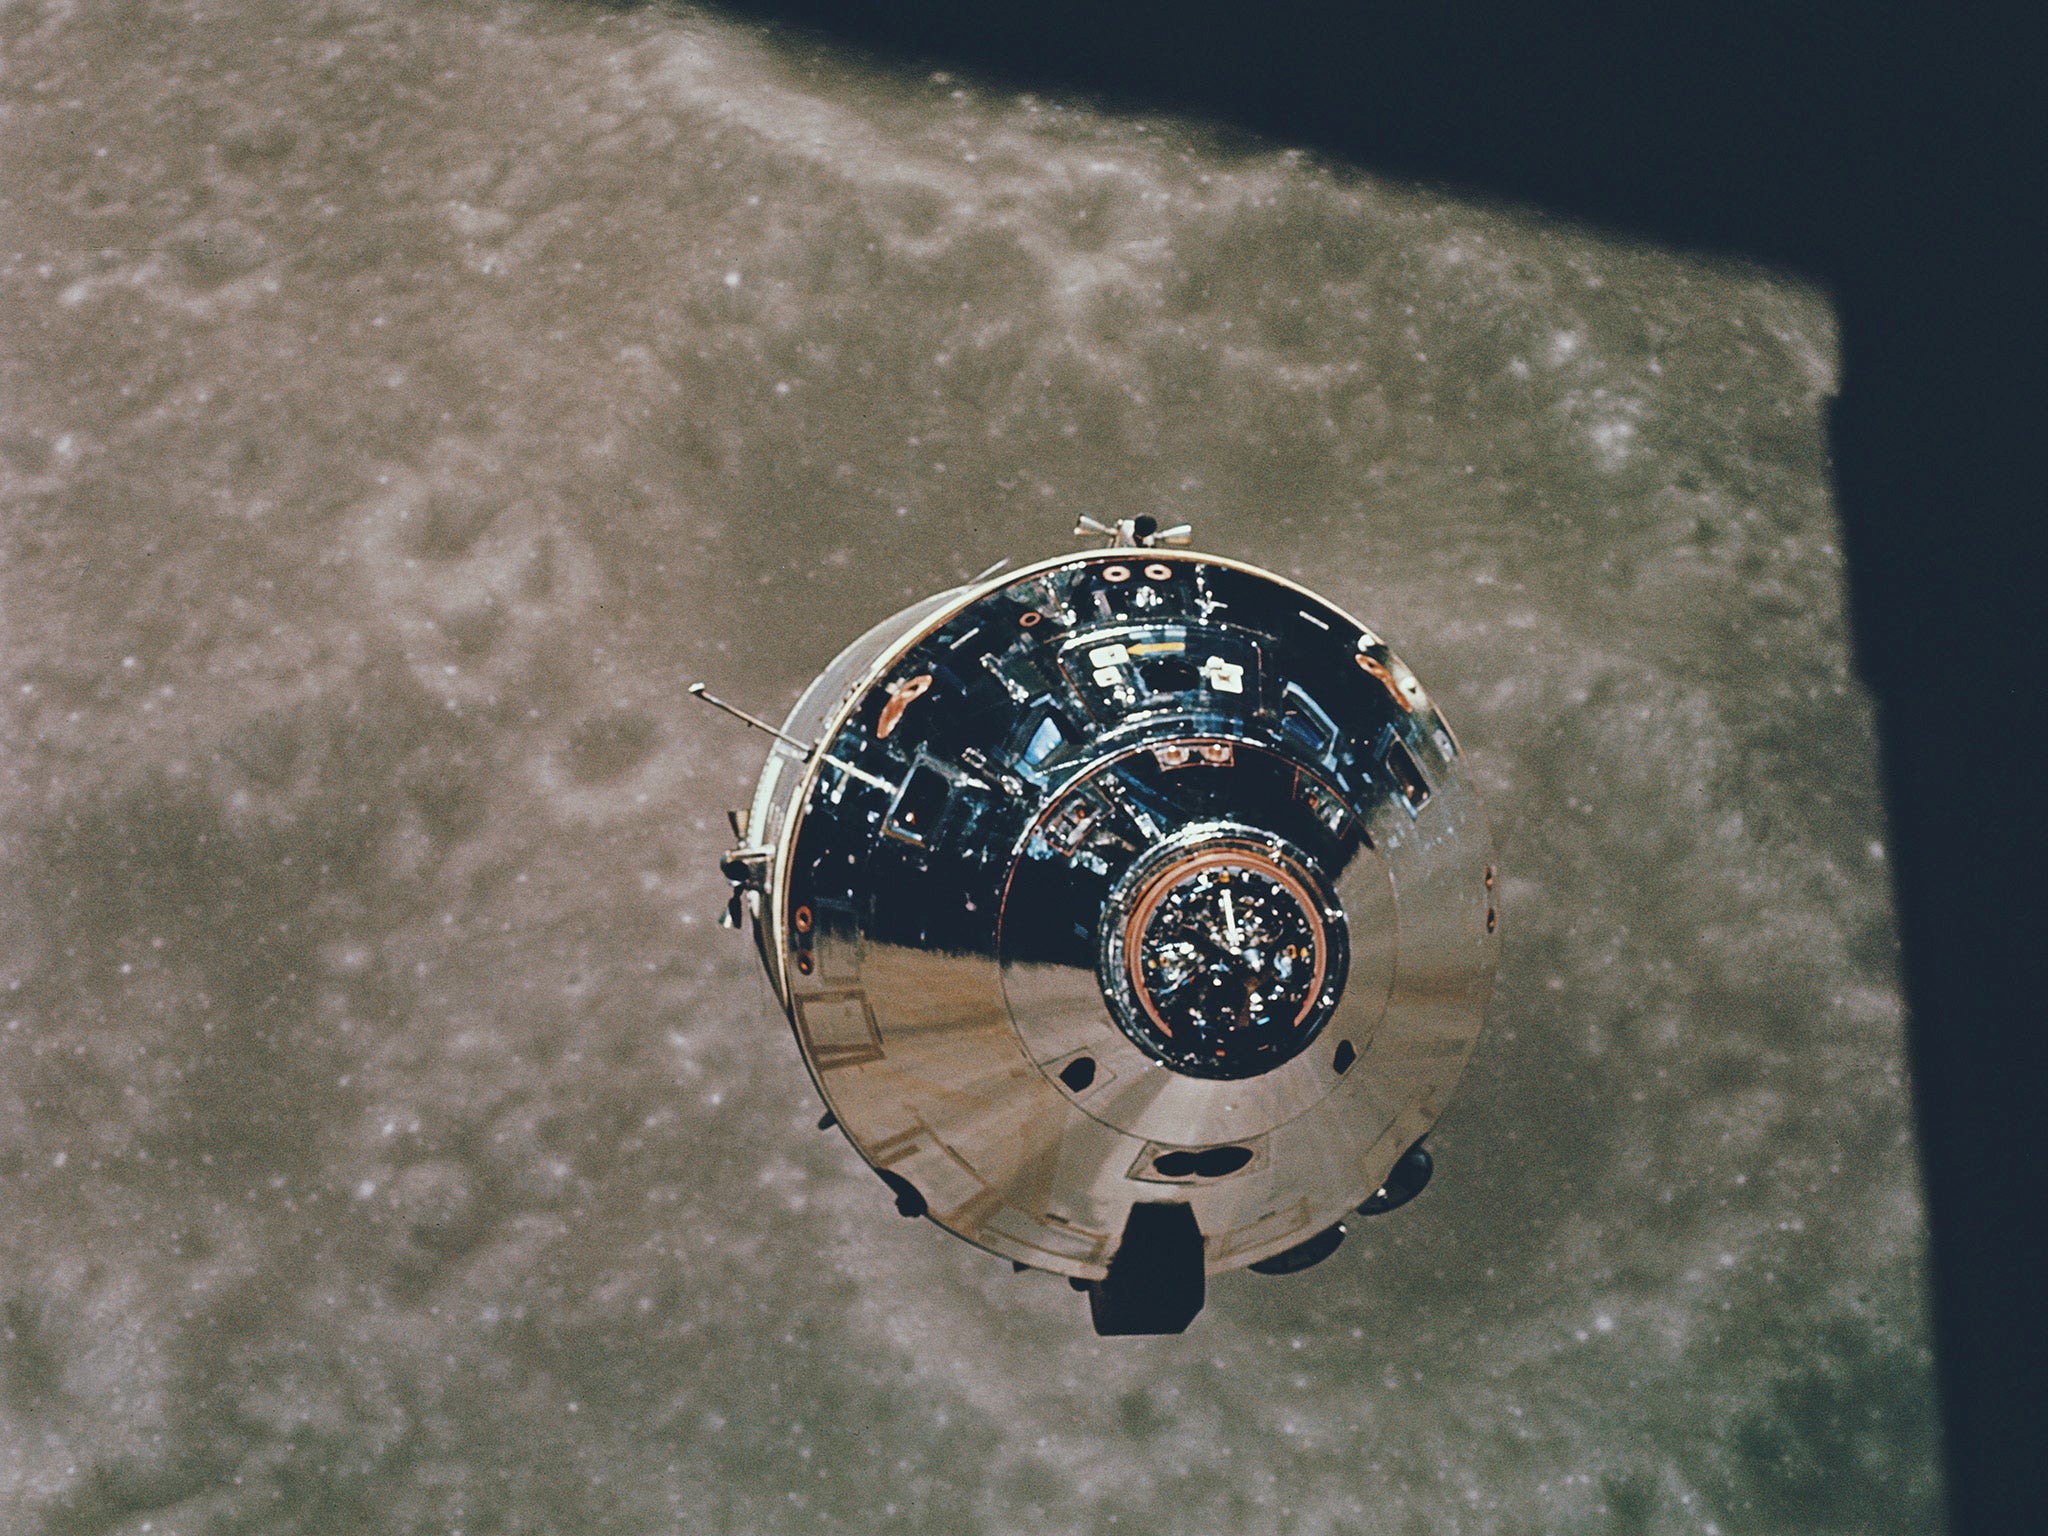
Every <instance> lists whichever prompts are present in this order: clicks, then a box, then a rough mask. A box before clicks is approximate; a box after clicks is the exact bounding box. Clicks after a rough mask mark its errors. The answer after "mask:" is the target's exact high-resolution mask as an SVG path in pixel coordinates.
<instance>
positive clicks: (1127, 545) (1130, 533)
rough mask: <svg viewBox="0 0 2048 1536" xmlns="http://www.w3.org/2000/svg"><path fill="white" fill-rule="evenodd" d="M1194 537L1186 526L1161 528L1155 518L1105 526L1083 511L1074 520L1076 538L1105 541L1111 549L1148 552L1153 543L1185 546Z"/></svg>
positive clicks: (1122, 520)
mask: <svg viewBox="0 0 2048 1536" xmlns="http://www.w3.org/2000/svg"><path fill="white" fill-rule="evenodd" d="M1194 536H1195V530H1194V529H1193V528H1191V527H1189V526H1188V525H1187V524H1186V523H1175V524H1174V525H1173V526H1172V527H1171V528H1162V527H1160V526H1159V519H1158V518H1156V517H1120V518H1118V519H1117V520H1116V521H1115V522H1114V523H1104V522H1098V521H1097V520H1096V519H1094V518H1092V517H1090V516H1088V514H1087V513H1085V512H1084V513H1082V514H1081V515H1080V516H1079V517H1077V518H1075V519H1074V537H1075V538H1077V539H1105V540H1107V541H1108V545H1107V547H1108V548H1110V549H1150V548H1152V547H1153V546H1154V545H1156V544H1186V543H1189V542H1190V541H1192V540H1193V538H1194Z"/></svg>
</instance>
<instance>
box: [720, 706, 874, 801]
mask: <svg viewBox="0 0 2048 1536" xmlns="http://www.w3.org/2000/svg"><path fill="white" fill-rule="evenodd" d="M690 697H692V698H694V699H702V700H703V701H704V702H705V703H706V704H709V705H710V706H711V707H712V708H713V709H722V710H724V711H725V712H726V713H727V714H728V715H731V716H732V717H733V719H735V720H737V721H739V722H740V723H741V724H743V725H751V726H752V727H753V728H754V729H755V730H757V731H766V732H767V733H768V734H769V735H770V736H773V737H774V738H775V739H776V740H777V741H779V742H782V743H783V744H784V745H785V746H791V747H795V748H796V749H797V751H799V752H801V753H803V755H804V756H805V758H807V759H808V758H813V757H815V758H817V759H819V760H820V761H821V762H827V763H830V764H831V765H832V766H833V767H834V768H837V769H838V770H839V771H840V772H841V773H846V774H851V775H852V776H853V777H854V778H856V779H859V780H860V781H861V782H862V783H863V784H872V785H874V787H875V788H876V789H879V790H884V791H886V792H888V793H889V794H892V795H893V794H895V793H896V786H895V785H894V784H891V783H890V782H889V781H888V780H887V779H884V778H881V777H879V776H877V775H875V774H872V773H869V772H868V771H867V769H865V768H856V767H854V765H853V764H852V763H849V762H846V761H844V760H843V759H841V758H837V757H834V756H833V755H832V754H831V753H830V752H821V751H819V750H818V748H819V743H817V742H815V741H798V740H797V739H796V737H794V736H792V735H790V734H789V733H788V732H787V731H782V730H777V729H776V728H775V727H774V726H772V725H770V724H769V723H768V722H767V721H766V720H763V719H762V718H761V717H760V716H759V715H750V714H748V713H747V712H746V711H745V710H744V709H741V708H740V707H739V706H738V705H737V704H728V703H726V702H725V700H723V699H721V698H719V697H718V695H716V694H715V693H712V692H711V691H710V690H709V689H708V688H706V687H705V686H704V685H703V684H702V683H692V684H690Z"/></svg>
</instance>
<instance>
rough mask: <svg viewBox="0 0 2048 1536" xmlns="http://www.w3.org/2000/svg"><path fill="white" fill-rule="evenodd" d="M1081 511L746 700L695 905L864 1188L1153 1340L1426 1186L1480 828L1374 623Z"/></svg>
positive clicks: (1461, 988)
mask: <svg viewBox="0 0 2048 1536" xmlns="http://www.w3.org/2000/svg"><path fill="white" fill-rule="evenodd" d="M1083 531H1087V532H1093V533H1098V534H1103V535H1106V536H1108V538H1109V539H1110V540H1111V545H1110V547H1108V548H1098V549H1094V550H1091V551H1088V552H1086V553H1082V554H1069V555H1063V556H1059V557H1056V558H1053V559H1049V560H1043V561H1040V562H1038V563H1037V564H1035V565H1030V566H1027V567H1025V568H1023V569H1021V570H1017V571H1014V572H1009V573H1005V574H1000V575H991V576H988V577H985V578H982V579H977V580H976V581H974V582H971V583H969V584H968V585H966V586H964V587H958V588H955V589H953V590H951V591H947V592H941V593H938V594H936V595H934V596H932V597H928V598H926V599H924V600H923V601H922V602H919V603H916V604H913V605H912V606H911V607H909V608H906V609H905V610H904V611H903V612H901V613H899V614H897V615H896V616H895V617H894V618H891V619H889V620H887V621H885V622H884V623H882V624H879V625H877V626H876V627H875V628H873V629H871V630H869V631H868V632H867V633H866V634H865V635H862V636H861V637H860V638H859V639H858V640H856V641H854V642H853V644H851V645H849V646H848V647H847V648H846V649H845V650H844V651H842V652H841V653H840V654H839V656H838V657H837V658H836V659H835V660H834V661H833V662H832V664H831V665H830V666H828V667H827V668H825V670H824V671H823V672H822V673H821V674H819V676H818V678H817V680H816V681H815V682H813V683H812V684H811V685H810V687H809V688H808V689H806V690H805V692H804V694H803V697H802V698H800V699H799V700H798V701H797V703H796V706H795V708H793V709H792V710H791V711H790V713H789V717H788V719H787V720H786V721H785V722H784V723H783V726H782V728H781V729H780V730H779V731H776V730H774V728H773V727H771V726H768V725H766V723H765V722H761V721H755V720H752V718H751V717H747V716H742V717H743V718H747V719H749V720H750V723H753V724H756V725H759V726H761V728H763V729H766V730H769V731H770V732H771V734H773V735H774V736H775V737H776V738H777V739H776V742H775V745H774V746H773V747H772V748H771V749H770V751H769V753H768V760H767V762H766V763H765V764H764V765H763V767H762V770H761V777H760V782H759V784H758V786H757V787H756V789H755V792H754V798H753V803H752V805H751V806H750V808H749V809H747V810H746V811H744V812H735V813H733V817H732V820H733V824H734V829H735V831H736V833H737V835H738V837H739V840H740V843H741V846H740V847H738V848H735V849H734V850H733V851H732V852H731V853H730V854H728V855H727V856H726V859H725V861H724V869H725V873H726V875H727V877H728V878H729V879H730V880H731V881H732V883H733V886H734V893H733V904H732V908H731V911H730V917H729V920H730V921H732V922H733V923H734V924H737V923H738V921H739V920H740V919H741V917H742V916H751V917H752V919H753V925H754V934H755V939H756V942H757V944H758V946H759V948H760V952H761V959H762V962H763V964H764V965H765V966H766V967H767V971H768V977H769V980H770V982H771V984H772V985H773V987H774V989H775V995H776V997H777V999H778V1000H779V1001H780V1002H781V1004H782V1006H783V1008H784V1009H785V1010H786V1011H787V1012H788V1015H789V1022H790V1025H791V1027H792V1028H793V1029H794V1030H795V1032H796V1040H797V1045H798V1047H799V1048H800V1049H801V1050H802V1052H803V1056H804V1061H805V1063H806V1065H808V1067H809V1068H810V1071H811V1075H812V1077H813V1078H814V1079H815V1080H816V1082H817V1086H818V1091H819V1093H820V1094H821V1095H823V1097H824V1100H825V1104H826V1106H827V1110H828V1113H827V1115H826V1118H825V1121H824V1122H823V1123H824V1124H826V1125H830V1124H831V1123H833V1122H834V1121H835V1120H836V1122H837V1124H838V1125H839V1127H840V1129H841V1130H842V1131H844V1133H845V1134H846V1136H847V1138H848V1139H849V1140H850V1141H851V1142H852V1143H853V1146H854V1148H855V1150H856V1151H858V1152H859V1153H860V1155H861V1156H862V1157H863V1158H865V1159H866V1160H867V1161H868V1162H869V1163H870V1164H872V1165H873V1167H874V1168H875V1170H876V1171H877V1172H878V1173H879V1174H880V1175H881V1176H882V1179H883V1180H884V1181H885V1182H886V1183H887V1184H888V1186H889V1187H890V1188H891V1189H892V1190H893V1191H894V1192H895V1195H896V1204H897V1208H898V1210H900V1211H902V1212H904V1213H905V1214H907V1215H913V1216H919V1215H922V1216H929V1217H930V1218H931V1219H932V1220H933V1221H935V1222H937V1223H938V1224H939V1225H940V1226H942V1227H944V1228H946V1229H947V1230H948V1231H949V1232H952V1233H954V1234H955V1235H957V1236H959V1237H962V1238H965V1239H966V1240H967V1241H969V1242H971V1243H974V1244H977V1245H978V1246H980V1247H982V1248H985V1249H987V1250H989V1251H990V1252H992V1253H995V1254H999V1255H1001V1256H1002V1257H1004V1258H1007V1259H1010V1260H1012V1261H1013V1262H1014V1263H1015V1264H1016V1265H1017V1266H1018V1267H1019V1268H1032V1269H1041V1270H1048V1271H1052V1272H1055V1273H1058V1274H1063V1275H1065V1276H1067V1277H1068V1278H1069V1280H1070V1282H1071V1283H1072V1284H1073V1285H1074V1287H1075V1288H1076V1289H1078V1290H1083V1291H1085V1292H1086V1293H1087V1295H1088V1299H1089V1306H1090V1311H1091V1314H1092V1317H1093V1321H1094V1325H1095V1328H1096V1331H1097V1332H1099V1333H1105V1334H1130V1333H1177V1332H1179V1331H1181V1330H1182V1329H1184V1328H1185V1327H1186V1326H1187V1325H1188V1323H1189V1322H1190V1321H1191V1320H1192V1319H1193V1317H1194V1316H1195V1314H1196V1313H1197V1312H1199V1311H1200V1310H1201V1307H1202V1302H1203V1297H1204V1291H1205V1281H1206V1277H1207V1276H1208V1275H1212V1274H1221V1273H1223V1272H1224V1271H1226V1270H1231V1269H1236V1268H1239V1267H1243V1266H1250V1267H1251V1268H1253V1269H1255V1270H1259V1271H1261V1272H1263V1273H1287V1272H1290V1271H1293V1270H1298V1269H1305V1268H1307V1267H1308V1266H1309V1265H1310V1264H1313V1263H1315V1262H1316V1261H1318V1260H1319V1259H1321V1258H1323V1257H1325V1256H1327V1255H1328V1254H1329V1253H1330V1252H1331V1251H1332V1250H1333V1249H1335V1248H1336V1246H1337V1244H1338V1243H1339V1242H1341V1241H1342V1239H1343V1235H1344V1228H1343V1225H1342V1222H1343V1219H1344V1218H1345V1217H1346V1216H1347V1215H1348V1214H1350V1213H1352V1212H1353V1211H1362V1212H1363V1213H1364V1214H1367V1215H1371V1214H1375V1213H1377V1212H1379V1211H1383V1210H1387V1209H1390V1208H1392V1207H1393V1206H1395V1205H1399V1204H1401V1203H1403V1202H1404V1201H1405V1200H1407V1199H1408V1198H1410V1197H1412V1196H1413V1195H1414V1194H1415V1193H1416V1192H1417V1191H1418V1190H1419V1189H1420V1188H1421V1187H1422V1184H1423V1183H1424V1182H1425V1181H1426V1180H1427V1179H1428V1176H1429V1170H1430V1161H1429V1154H1428V1153H1427V1152H1426V1151H1424V1150H1423V1148H1422V1147H1421V1145H1420V1142H1421V1139H1422V1137H1423V1134H1424V1133H1425V1132H1426V1131H1427V1130H1428V1129H1429V1127H1430V1126H1431V1125H1432V1124H1433V1123H1434V1121H1435V1120H1436V1118H1437V1116H1438V1115H1439V1114H1441V1113H1442V1111H1443V1108H1444V1104H1445V1101H1446V1099H1447V1098H1448V1096H1449V1094H1450V1092H1451V1089H1452V1087H1453V1085H1454V1084H1455V1083H1456V1082H1457V1080H1458V1076H1459V1074H1460V1073H1461V1072H1462V1071H1463V1069H1464V1066H1465V1062H1466V1059H1467V1057H1468V1056H1469V1055H1470V1054H1471V1051H1472V1047H1473V1043H1474V1041H1475V1040H1476V1039H1477V1038H1478V1034H1479V1026H1480V1019H1481V1016H1482V1014H1483V1012H1484V1010H1485V1006H1486V1001H1487V998H1488V995H1489V993H1490V992H1491V990H1492V984H1493V972H1494V964H1495V957H1496V953H1497V947H1498V938H1497V934H1496V931H1495V930H1496V927H1497V921H1496V916H1495V905H1494V885H1495V871H1494V865H1493V852H1492V843H1491V840H1490V837H1489V834H1488V832H1487V829H1486V823H1485V819H1484V816H1483V813H1482V812H1481V809H1480V806H1479V802H1478V799H1477V798H1476V796H1475V795H1474V793H1473V791H1472V789H1471V787H1470V786H1469V785H1468V784H1467V783H1466V782H1465V780H1464V778H1463V777H1462V775H1461V773H1460V754H1459V748H1458V743H1457V739H1456V738H1455V737H1454V736H1452V734H1451V731H1450V727H1449V726H1448V725H1447V724H1446V723H1445V722H1444V719H1443V716H1442V714H1441V713H1440V712H1439V711H1438V709H1437V708H1436V706H1435V704H1433V703H1432V702H1431V700H1430V698H1429V695H1428V694H1427V693H1425V692H1424V691H1423V689H1422V686H1421V685H1420V684H1419V683H1418V682H1417V681H1416V679H1415V675H1414V674H1413V673H1412V672H1410V671H1409V670H1408V668H1407V667H1406V666H1404V665H1403V664H1402V663H1401V661H1400V659H1399V658H1398V657H1396V656H1395V655H1394V654H1393V653H1392V652H1391V651H1390V650H1388V648H1387V646H1386V644H1385V642H1383V641H1382V640H1381V639H1380V637H1379V636H1378V635H1376V634H1374V633H1373V632H1372V631H1371V630H1370V629H1367V628H1366V627H1365V626H1364V625H1362V624H1360V623H1359V622H1358V621H1357V620H1356V619H1354V618H1352V617H1350V616H1349V615H1348V614H1345V613H1343V612H1342V611H1340V610H1339V609H1337V608H1335V607H1333V606H1332V605H1331V604H1329V603H1327V602H1325V601H1324V600H1323V599H1322V598H1320V597H1317V596H1316V595H1315V594H1314V593H1312V592H1309V591H1307V590H1306V589H1305V588H1303V587H1300V586H1297V585H1296V584H1295V583H1293V582H1291V581H1288V580H1286V579H1285V578H1283V577H1280V576H1277V575H1275V574H1273V573H1272V572H1270V571H1265V570H1261V569H1259V568H1257V567H1255V566H1252V565H1247V564H1244V563H1242V562H1239V561H1235V560H1229V559H1224V558H1221V557H1219V556H1215V555H1206V554H1195V553H1192V552H1189V551H1186V550H1182V549H1169V548H1164V547H1161V546H1162V545H1165V544H1169V543H1174V542H1184V541H1185V539H1186V530H1185V529H1181V528H1175V529H1168V530H1165V531H1163V532H1162V531H1160V530H1159V529H1158V527H1157V525H1156V523H1155V522H1154V521H1153V520H1152V519H1150V518H1134V519H1129V520H1126V521H1123V522H1119V523H1117V524H1115V525H1114V526H1104V525H1100V524H1096V523H1095V522H1093V520H1090V519H1083ZM693 691H694V692H697V693H699V694H700V695H701V694H702V693H703V690H702V687H701V685H699V686H698V687H696V688H695V689H693ZM705 697H707V698H708V697H709V696H708V695H705ZM710 702H713V703H718V702H719V701H717V700H710ZM721 707H723V708H727V709H728V710H731V706H728V705H721ZM731 712H733V713H741V712H740V711H737V710H731Z"/></svg>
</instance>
